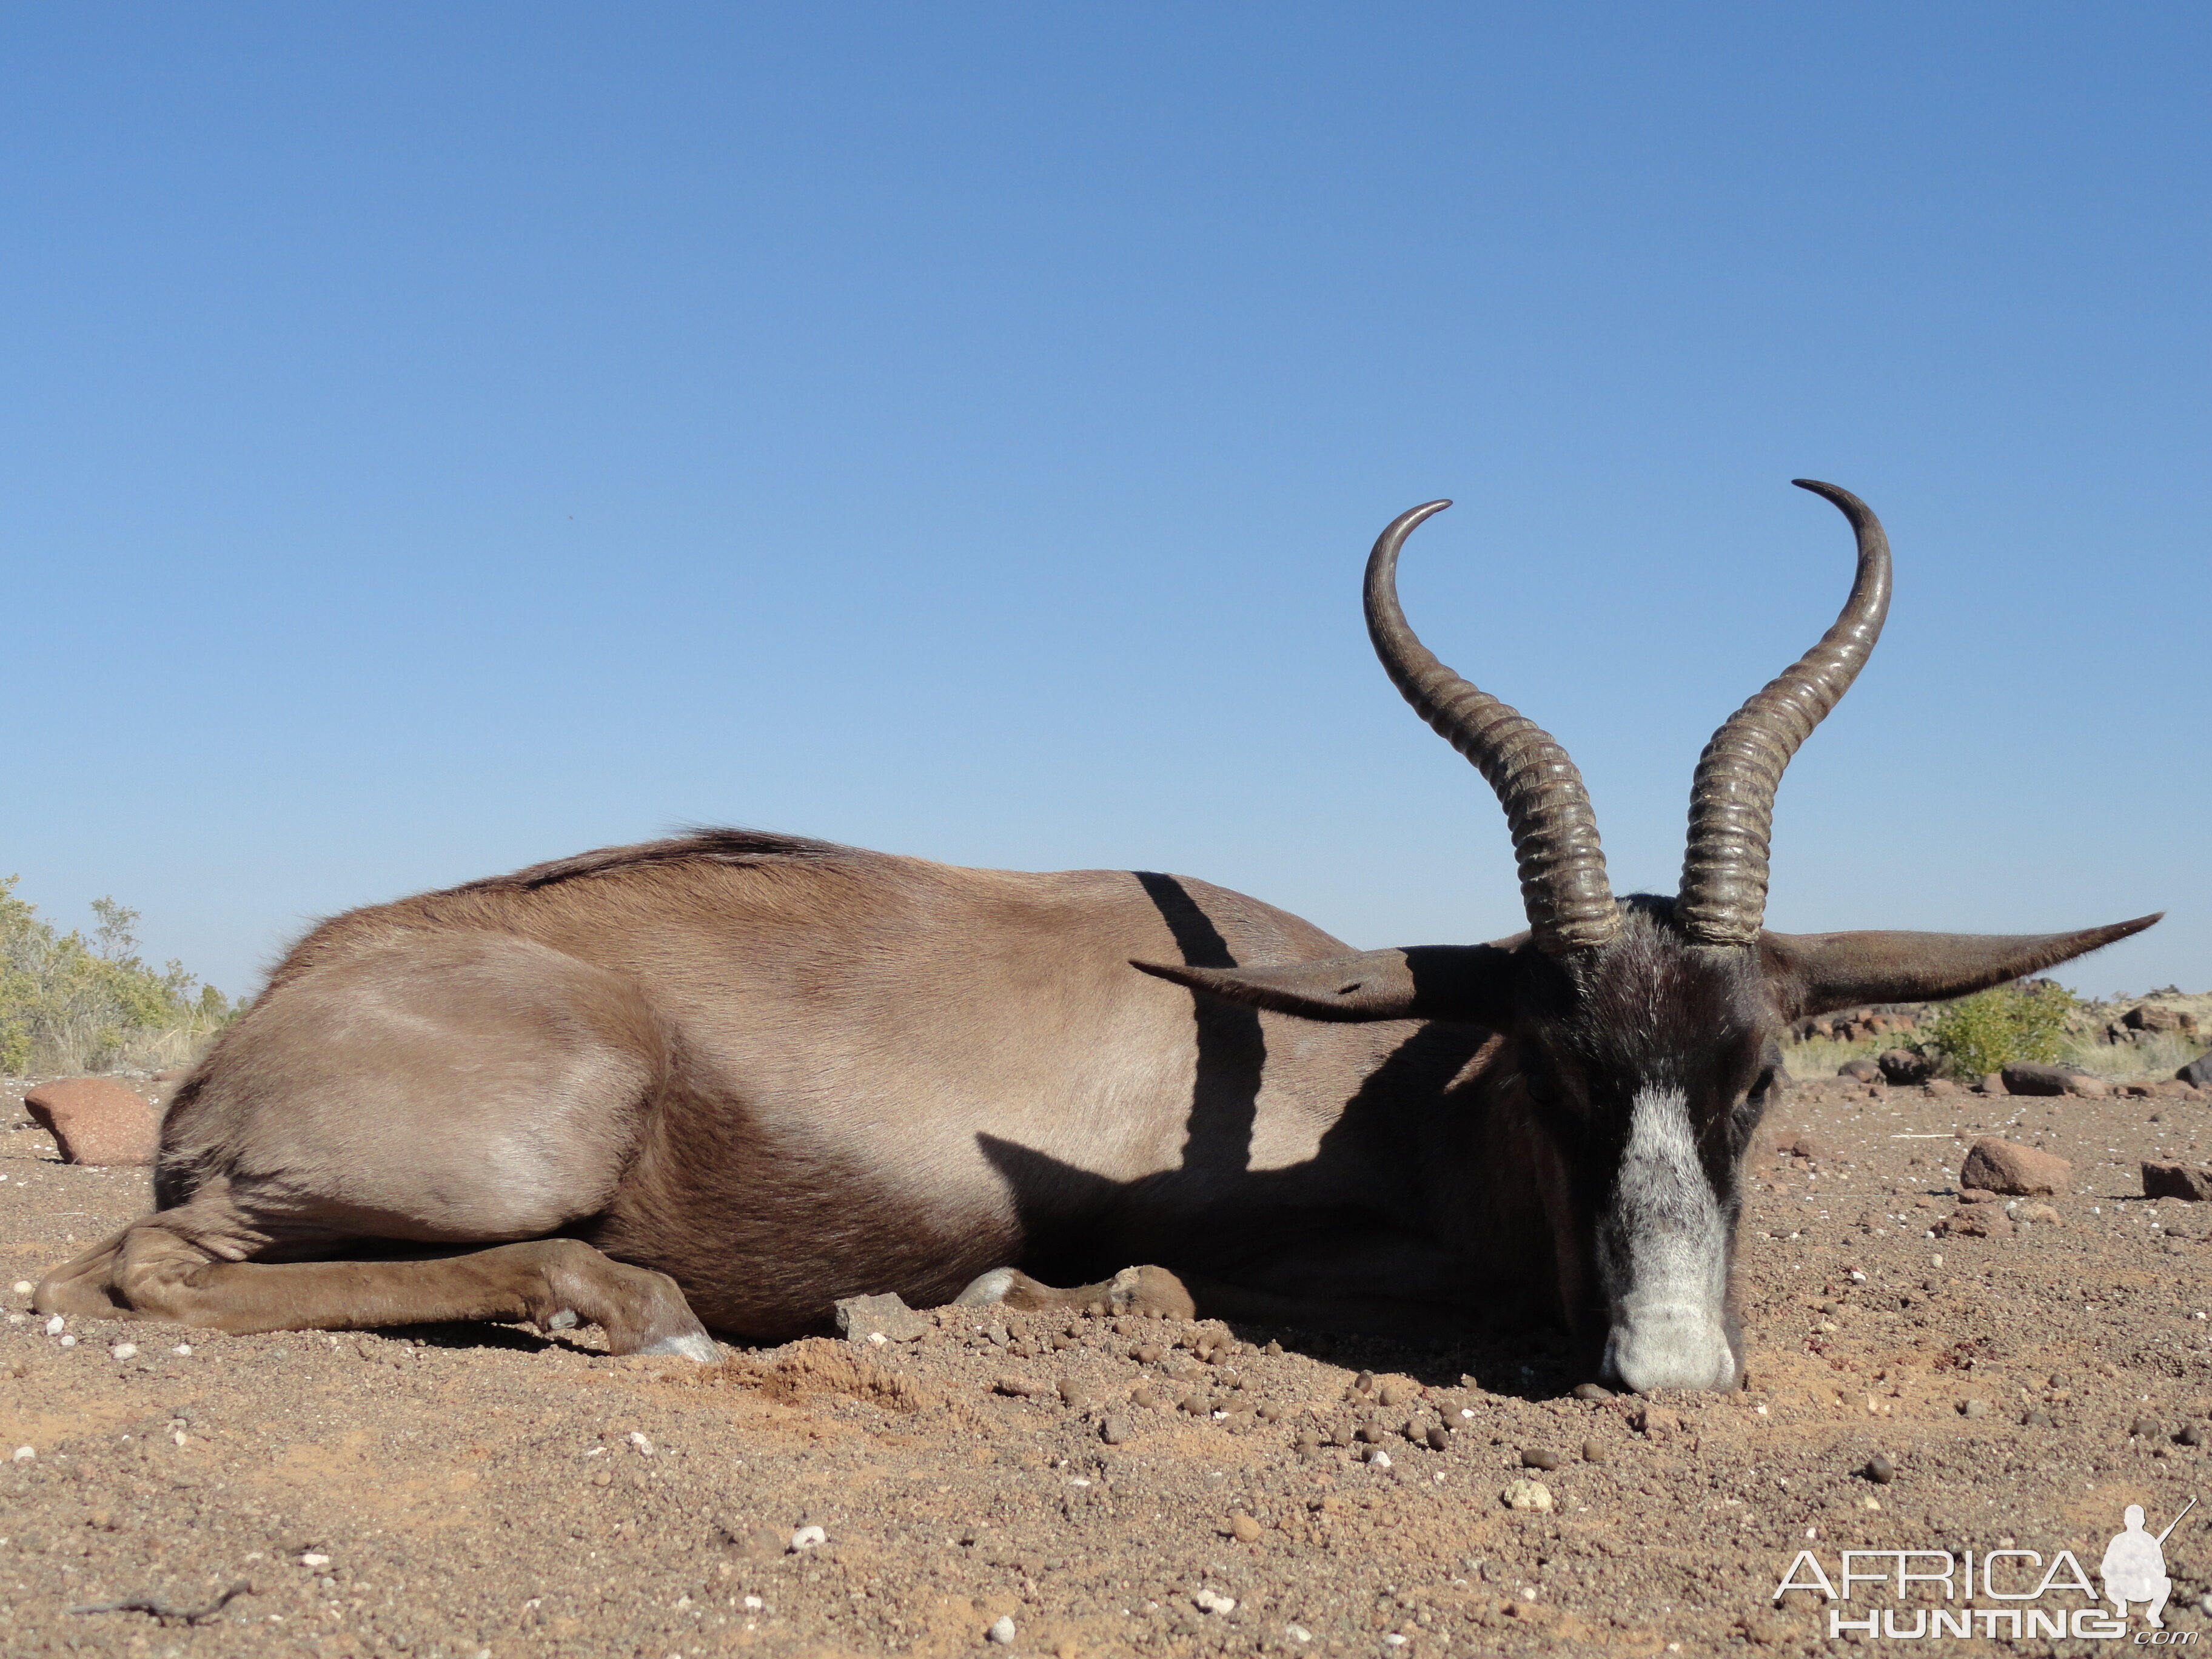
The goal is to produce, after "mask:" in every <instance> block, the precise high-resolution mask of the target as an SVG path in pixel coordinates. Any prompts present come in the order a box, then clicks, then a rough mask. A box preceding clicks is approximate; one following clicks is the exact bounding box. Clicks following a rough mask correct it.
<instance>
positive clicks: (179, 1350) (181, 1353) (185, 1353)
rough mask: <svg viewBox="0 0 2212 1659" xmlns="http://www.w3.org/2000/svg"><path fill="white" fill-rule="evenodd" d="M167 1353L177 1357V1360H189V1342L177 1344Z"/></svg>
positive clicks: (190, 1346) (190, 1347) (190, 1350)
mask: <svg viewBox="0 0 2212 1659" xmlns="http://www.w3.org/2000/svg"><path fill="white" fill-rule="evenodd" d="M169 1352H171V1353H173V1354H175V1355H177V1356H178V1357H179V1358H191V1352H192V1345H191V1343H189V1342H179V1343H178V1344H177V1346H175V1347H173V1348H172V1349H170V1350H169Z"/></svg>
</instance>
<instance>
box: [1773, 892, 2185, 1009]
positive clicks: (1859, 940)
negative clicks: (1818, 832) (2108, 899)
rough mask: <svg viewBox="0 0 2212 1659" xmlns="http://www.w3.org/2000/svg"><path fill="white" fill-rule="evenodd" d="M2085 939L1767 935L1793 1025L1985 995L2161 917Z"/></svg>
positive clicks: (2087, 931) (2096, 931)
mask: <svg viewBox="0 0 2212 1659" xmlns="http://www.w3.org/2000/svg"><path fill="white" fill-rule="evenodd" d="M2165 914H2166V912H2164V911H2163V910H2161V911H2160V912H2158V914H2157V915H2148V916H2137V917H2136V919H2135V920H2134V921H2116V922H2113V923H2112V924H2111V925H2110V926H2109V927H2085V928H2083V929H2082V930H2081V932H2080V933H1762V934H1760V935H1759V943H1760V946H1761V948H1762V949H1763V950H1764V951H1765V954H1766V958H1767V963H1768V965H1769V967H1770V969H1771V970H1772V971H1773V972H1774V973H1775V975H1776V976H1777V977H1778V979H1779V980H1780V981H1781V983H1782V992H1783V1000H1784V1003H1785V1004H1787V1005H1788V1006H1790V1008H1792V1009H1793V1010H1794V1011H1795V1012H1794V1013H1793V1014H1792V1016H1791V1017H1792V1018H1803V1017H1804V1016H1806V1015H1808V1014H1825V1013H1830V1012H1833V1011H1834V1010H1836V1009H1838V1008H1857V1007H1860V1006H1863V1005H1864V1004H1866V1003H1869V1002H1936V1001H1940V1000H1942V999H1943V998H1945V997H1962V996H1965V995H1966V994H1967V993H1968V992H1970V991H1986V990H1988V989H1989V988H1990V987H1991V986H1992V985H2002V984H2003V983H2005V981H2008V980H2015V979H2018V978H2020V977H2021V975H2025V974H2039V973H2041V972H2042V971H2043V970H2044V969H2046V968H2052V967H2056V966H2057V964H2058V963H2062V962H2070V961H2071V960H2073V958H2075V957H2078V956H2086V955H2087V953H2088V952H2090V951H2097V950H2101V949H2103V948H2104V947H2105V946H2106V945H2110V944H2112V942H2113V941H2114V940H2115V939H2125V938H2127V937H2128V935H2129V934H2130V933H2141V932H2142V930H2143V929H2144V928H2146V927H2149V926H2150V925H2151V924H2152V923H2153V922H2154V921H2158V920H2159V917H2160V916H2163V915H2165Z"/></svg>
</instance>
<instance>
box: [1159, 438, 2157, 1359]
mask: <svg viewBox="0 0 2212 1659" xmlns="http://www.w3.org/2000/svg"><path fill="white" fill-rule="evenodd" d="M1796 483H1797V484H1798V485H1799V487H1800V488H1802V489H1809V490H1811V491H1813V492H1814V494H1816V495H1820V496H1823V497H1825V498H1826V500H1828V501H1832V502H1833V503H1834V504H1835V505H1836V507H1838V508H1839V509H1840V510H1841V511H1842V513H1843V514H1844V517H1845V518H1847V519H1848V520H1850V524H1851V528H1852V529H1853V531H1855V532H1857V538H1858V574H1857V580H1854V582H1853V583H1852V585H1851V593H1850V599H1849V600H1848V601H1846V603H1845V604H1844V609H1843V614H1842V615H1841V616H1839V617H1837V619H1836V623H1835V625H1834V626H1833V627H1832V628H1831V629H1828V631H1827V633H1826V634H1825V635H1822V637H1821V639H1820V643H1819V644H1817V645H1815V646H1814V647H1813V648H1812V649H1811V650H1810V651H1808V652H1807V653H1805V655H1804V656H1803V657H1802V658H1801V659H1799V660H1798V661H1797V663H1796V665H1794V666H1792V667H1791V668H1790V669H1789V670H1788V671H1786V672H1784V674H1783V675H1782V676H1781V678H1778V679H1777V680H1775V681H1774V682H1772V683H1771V684H1769V685H1768V686H1767V687H1766V688H1765V690H1762V691H1760V692H1759V694H1758V695H1757V696H1753V698H1752V699H1751V700H1750V701H1749V702H1747V703H1745V704H1744V705H1743V707H1742V708H1740V709H1738V710H1737V711H1736V712H1735V714H1734V715H1733V716H1731V717H1730V718H1729V721H1728V723H1727V724H1726V725H1724V726H1722V727H1721V729H1720V730H1719V731H1718V732H1715V733H1714V734H1713V738H1712V741H1711V743H1709V744H1706V745H1705V753H1704V755H1703V756H1702V757H1699V762H1698V768H1697V773H1696V777H1695V780H1694V781H1693V782H1692V786H1691V792H1690V829H1689V844H1688V849H1687V851H1686V854H1685V855H1684V858H1683V860H1682V884H1681V891H1680V893H1679V894H1678V895H1677V896H1674V897H1673V898H1662V897H1656V896H1650V895H1647V894H1637V895H1632V896H1629V897H1628V898H1626V899H1619V900H1617V899H1615V897H1614V896H1613V890H1612V888H1611V886H1610V885H1609V884H1608V883H1607V879H1606V870H1605V854H1604V853H1603V851H1602V850H1601V848H1600V846H1599V843H1598V833H1597V820H1596V817H1595V815H1594V814H1593V813H1592V811H1591V810H1590V803H1589V793H1587V792H1586V791H1585V790H1584V788H1583V780H1582V775H1581V773H1580V772H1578V771H1577V769H1576V768H1575V764H1574V763H1573V762H1572V761H1571V760H1570V759H1569V758H1568V757H1567V753H1566V751H1565V750H1564V749H1562V748H1560V746H1559V744H1557V743H1555V742H1553V739H1552V738H1551V736H1550V734H1549V733H1547V732H1545V731H1544V730H1543V729H1542V728H1541V727H1540V726H1537V725H1536V724H1535V723H1534V721H1532V720H1528V719H1527V718H1526V717H1524V716H1523V715H1522V714H1519V713H1517V712H1516V711H1515V710H1514V709H1512V708H1508V707H1507V706H1506V705H1505V704H1504V703H1502V702H1499V701H1498V699H1497V698H1495V697H1493V696H1490V695H1488V694H1487V693H1486V692H1484V691H1481V690H1478V689H1477V688H1476V687H1475V686H1474V685H1473V684H1469V683H1468V681H1467V680H1465V679H1463V678H1461V677H1460V676H1459V675H1458V674H1456V673H1455V672H1453V671H1451V670H1450V669H1449V668H1448V667H1446V666H1445V665H1443V663H1441V662H1439V661H1438V660H1437V658H1436V657H1435V656H1434V655H1433V654H1432V653H1431V652H1430V651H1429V650H1428V649H1427V648H1426V647H1424V646H1423V645H1422V644H1421V642H1420V641H1419V639H1418V638H1417V637H1416V636H1415V635H1414V633H1413V629H1412V628H1411V627H1410V626H1409V625H1408V624H1407V621H1406V617H1405V613H1404V611H1401V609H1400V607H1399V604H1398V594H1397V580H1396V574H1397V564H1398V554H1399V550H1400V549H1401V547H1402V546H1403V545H1404V544H1405V541H1406V538H1407V536H1408V535H1409V534H1411V533H1412V532H1413V528H1414V527H1415V526H1418V525H1419V524H1420V523H1421V522H1422V521H1423V520H1425V519H1427V518H1429V517H1430V516H1431V514H1433V513H1437V512H1440V511H1441V510H1443V508H1444V507H1448V506H1449V505H1450V503H1449V501H1431V502H1429V503H1427V504H1426V505H1425V506H1422V507H1415V508H1413V510H1412V511H1411V512H1409V513H1404V514H1403V515H1401V517H1400V518H1398V519H1397V520H1395V522H1394V523H1392V524H1391V525H1390V526H1389V528H1388V529H1386V530H1385V531H1384V532H1383V534H1382V536H1381V538H1379V539H1378V540H1377V541H1376V544H1375V550H1374V553H1373V555H1372V556H1370V558H1369V560H1368V562H1367V584H1366V608H1367V628H1368V633H1369V635H1370V637H1371V638H1372V639H1373V641H1374V642H1375V649H1376V653H1377V654H1378V655H1379V656H1380V657H1381V658H1382V659H1383V667H1384V668H1385V669H1386V670H1387V671H1389V675H1390V678H1391V680H1392V681H1393V682H1394V683H1395V684H1396V685H1397V687H1398V690H1400V691H1401V692H1402V693H1403V694H1404V696H1405V698H1406V701H1407V702H1410V703H1411V704H1413V708H1415V710H1416V711H1418V712H1419V714H1420V715H1421V717H1422V718H1423V719H1424V720H1426V721H1428V723H1429V724H1430V725H1431V726H1433V727H1435V728H1436V730H1437V732H1438V733H1439V734H1440V735H1441V736H1443V738H1444V739H1445V740H1446V741H1448V742H1449V743H1450V744H1451V745H1452V746H1453V747H1454V748H1455V749H1457V750H1459V751H1460V753H1461V754H1462V755H1464V756H1466V757H1467V758H1468V760H1470V761H1472V762H1474V765H1475V768H1476V769H1477V770H1478V771H1480V773H1481V774H1482V775H1483V776H1484V777H1485V778H1486V779H1487V780H1488V781H1489V782H1490V785H1491V787H1492V788H1493V789H1495V790H1496V791H1497V793H1498V799H1499V801H1500V802H1501V803H1503V805H1504V808H1505V817H1506V821H1507V823H1508V824H1509V825H1510V829H1511V830H1512V836H1513V848H1514V854H1515V857H1516V860H1517V861H1518V863H1519V865H1520V872H1521V895H1522V903H1523V906H1524V907H1525V908H1526V910H1527V913H1528V933H1526V934H1522V935H1518V936H1516V937H1515V938H1513V939H1506V940H1504V941H1502V942H1500V943H1498V944H1497V945H1427V946H1417V947H1414V948H1412V949H1408V950H1397V951H1367V952H1364V953H1362V954H1360V955H1358V956H1352V957H1338V958H1335V959H1333V960H1329V961H1324V962H1316V963H1301V964H1298V965H1296V966H1293V967H1287V968H1263V969H1200V968H1163V969H1153V970H1152V971H1156V972H1159V973H1162V974H1164V975H1165V976H1167V977H1170V978H1172V979H1175V980H1177V981H1180V982H1182V983H1184V984H1187V985H1189V986H1191V987H1193V988H1194V989H1198V990H1202V991H1205V992H1206V993H1209V994H1212V995H1215V996H1218V997H1222V998H1225V999H1226V1000H1231V1001H1233V1002H1238V1003H1242V1004H1244V1005H1246V1006H1255V1007H1262V1008H1271V1009H1274V1010H1277V1011H1279V1012H1285V1013H1291V1014H1297V1015H1302V1016H1304V1017H1305V1018H1313V1019H1333V1020H1374V1019H1405V1018H1416V1019H1455V1020H1472V1021H1477V1022H1480V1023H1481V1024H1485V1025H1486V1026H1489V1027H1491V1028H1492V1029H1493V1030H1498V1031H1500V1032H1502V1033H1504V1034H1505V1035H1506V1036H1507V1037H1508V1038H1509V1039H1510V1043H1509V1046H1508V1048H1507V1049H1506V1051H1505V1052H1504V1056H1503V1058H1502V1060H1501V1065H1502V1066H1504V1075H1503V1077H1502V1079H1500V1080H1499V1083H1498V1086H1499V1087H1501V1088H1504V1089H1508V1090H1513V1089H1517V1090H1518V1091H1521V1093H1522V1097H1523V1098H1524V1099H1525V1102H1526V1103H1527V1107H1528V1112H1529V1115H1531V1116H1532V1117H1533V1119H1534V1121H1535V1122H1536V1123H1538V1124H1539V1125H1540V1126H1541V1128H1542V1130H1543V1132H1544V1133H1546V1134H1547V1135H1548V1136H1549V1138H1550V1139H1551V1140H1552V1141H1553V1144H1554V1145H1555V1146H1556V1147H1557V1149H1558V1151H1559V1155H1560V1156H1559V1163H1560V1166H1561V1167H1562V1168H1563V1169H1564V1170H1565V1175H1566V1180H1567V1185H1568V1188H1569V1190H1570V1195H1571V1196H1570V1202H1571V1208H1572V1211H1573V1215H1572V1224H1573V1225H1572V1231H1573V1234H1574V1236H1575V1237H1576V1239H1577V1242H1578V1250H1579V1254H1580V1256H1581V1258H1582V1259H1581V1260H1580V1261H1575V1262H1569V1263H1567V1264H1565V1268H1566V1270H1567V1277H1568V1278H1569V1279H1570V1280H1571V1281H1574V1282H1577V1283H1578V1285H1579V1288H1578V1289H1577V1290H1575V1291H1572V1292H1571V1303H1572V1304H1579V1305H1580V1307H1581V1308H1582V1310H1583V1312H1584V1314H1585V1315H1586V1316H1587V1320H1586V1323H1587V1326H1588V1334H1589V1335H1590V1336H1591V1338H1592V1339H1593V1340H1592V1346H1593V1349H1595V1332H1596V1330H1597V1329H1599V1328H1602V1330H1603V1331H1604V1346H1603V1350H1602V1358H1601V1375H1603V1376H1607V1378H1608V1379H1609V1380H1613V1381H1617V1382H1619V1383H1624V1384H1626V1386H1627V1387H1629V1388H1632V1389H1638V1390H1648V1389H1660V1388H1692V1389H1717V1388H1727V1387H1733V1386H1740V1385H1741V1382H1742V1379H1743V1375H1744V1369H1743V1354H1742V1339H1741V1333H1740V1331H1739V1330H1738V1328H1737V1325H1736V1322H1735V1318H1734V1316H1733V1315H1732V1314H1731V1312H1730V1309H1729V1280H1730V1275H1731V1271H1732V1267H1733V1261H1734V1254H1735V1222H1736V1216H1737V1212H1738V1210H1739V1207H1740V1205H1741V1194H1740V1176H1741V1165H1742V1161H1743V1157H1744V1152H1745V1150H1746V1148H1747V1146H1748V1145H1749V1143H1750V1140H1751V1137H1752V1133H1753V1130H1754V1129H1755V1128H1756V1127H1758V1124H1759V1119H1760V1117H1761V1116H1762V1115H1764V1113H1765V1110H1766V1109H1767V1107H1768V1105H1769V1104H1770V1103H1771V1101H1772V1100H1773V1099H1774V1098H1775V1097H1776V1095H1777V1093H1778V1085H1779V1084H1780V1083H1781V1081H1782V1080H1783V1075H1784V1074H1783V1071H1782V1056H1781V1048H1780V1038H1781V1036H1782V1034H1783V1033H1784V1031H1785V1030H1787V1029H1788V1027H1789V1025H1790V1022H1791V1021H1792V1020H1795V1019H1798V1018H1803V1017H1805V1016H1807V1015H1810V1014H1817V1013H1821V1012H1827V1011H1831V1010H1834V1009H1838V1008H1850V1007H1857V1006H1860V1005H1862V1004H1864V1003H1869V1002H1887V1001H1907V1000H1911V1001H1918V1000H1929V999H1936V998H1942V997H1954V996H1961V995H1964V994H1966V993H1968V992H1972V991H1978V990H1982V989H1984V988H1986V987H1990V986H1993V985H2000V984H2002V983H2004V982H2005V981H2008V980H2012V979H2016V978H2018V977H2020V976H2021V975H2024V974H2032V973H2036V972H2039V970H2041V969H2045V968H2048V967H2051V965H2052V964H2054V963H2061V962H2064V961H2066V960H2068V959H2069V957H2077V956H2080V955H2081V954H2082V953H2083V952H2084V951H2093V950H2095V949H2097V948H2098V947H2099V946H2100V945H2108V944H2110V943H2112V941H2113V940H2115V939H2124V938H2125V937H2127V936H2128V935H2129V934H2130V933H2138V932H2140V931H2141V930H2142V929H2143V928H2145V927H2149V926H2150V925H2151V924H2152V923H2153V922H2154V921H2157V920H2158V917H2157V916H2155V915H2150V916H2141V917H2138V918H2136V920H2135V921H2124V922H2118V923H2115V924H2113V925H2112V926H2110V927H2093V928H2088V929H2087V930H2085V931H2083V932H2081V933H2045V934H2025V935H2005V934H1958V933H1809V934H1790V933H1770V932H1768V931H1767V930H1766V929H1765V927H1763V926H1762V925H1761V919H1762V917H1763V916H1764V915H1765V909H1766V889H1767V850H1768V837H1769V832H1770V829H1771V823H1772V820H1773V810H1774V794H1775V789H1776V787H1777V786H1778V784H1779V783H1780V781H1781V778H1782V771H1783V769H1784V767H1785V766H1786V765H1788V764H1789V762H1790V757H1791V756H1792V755H1794V754H1795V753H1796V750H1797V747H1798V745H1799V744H1802V743H1803V742H1804V740H1805V738H1807V736H1808V734H1810V732H1812V730H1813V728H1814V726H1817V725H1818V724H1820V720H1822V719H1823V718H1824V717H1825V716H1826V714H1827V713H1828V711H1829V710H1830V709H1831V708H1834V707H1835V705H1836V702H1837V700H1838V699H1839V698H1840V697H1841V696H1843V695H1844V691H1845V690H1848V689H1849V688H1850V684H1851V682H1852V680H1853V679H1855V678H1857V675H1858V672H1859V670H1860V669H1861V668H1862V667H1863V665H1865V663H1866V659H1867V657H1868V655H1869V653H1870V652H1871V651H1872V650H1873V648H1874V643H1875V639H1876V638H1877V637H1878V636H1879V635H1880V634H1881V624H1882V618H1883V617H1884V616H1885V615H1886V613H1887V611H1888V608H1889V589H1890V564H1889V544H1888V540H1887V538H1886V537H1885V536H1884V535H1883V533H1882V530H1881V525H1880V524H1879V523H1878V522H1876V520H1875V516H1874V514H1873V513H1870V512H1869V511H1868V509H1867V507H1866V504H1865V503H1864V502H1863V501H1860V500H1859V499H1858V497H1857V496H1856V495H1852V494H1851V493H1850V491H1848V490H1844V489H1838V488H1836V487H1835V486H1834V485H1833V484H1826V483H1815V482H1814V481H1813V480H1811V479H1804V478H1801V479H1798V480H1796Z"/></svg>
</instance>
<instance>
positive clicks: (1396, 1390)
mask: <svg viewBox="0 0 2212 1659" xmlns="http://www.w3.org/2000/svg"><path fill="white" fill-rule="evenodd" d="M1375 1403H1376V1404H1377V1405H1378V1406H1402V1405H1404V1404H1405V1403H1406V1389H1405V1385H1404V1384H1402V1383H1384V1384H1383V1386H1382V1387H1381V1388H1379V1389H1376V1390H1375Z"/></svg>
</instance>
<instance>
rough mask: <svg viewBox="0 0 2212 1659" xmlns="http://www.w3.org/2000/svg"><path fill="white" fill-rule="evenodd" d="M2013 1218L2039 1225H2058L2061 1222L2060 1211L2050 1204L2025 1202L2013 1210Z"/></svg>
mask: <svg viewBox="0 0 2212 1659" xmlns="http://www.w3.org/2000/svg"><path fill="white" fill-rule="evenodd" d="M2013 1219H2014V1220H2015V1221H2027V1222H2033V1224H2034V1225H2037V1226H2039V1227H2056V1226H2057V1225H2058V1222H2059V1215H2058V1212H2057V1211H2056V1210H2054V1209H2052V1208H2051V1206H2049V1205H2048V1204H2023V1205H2021V1206H2020V1208H2019V1209H2017V1210H2015V1211H2014V1212H2013Z"/></svg>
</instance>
